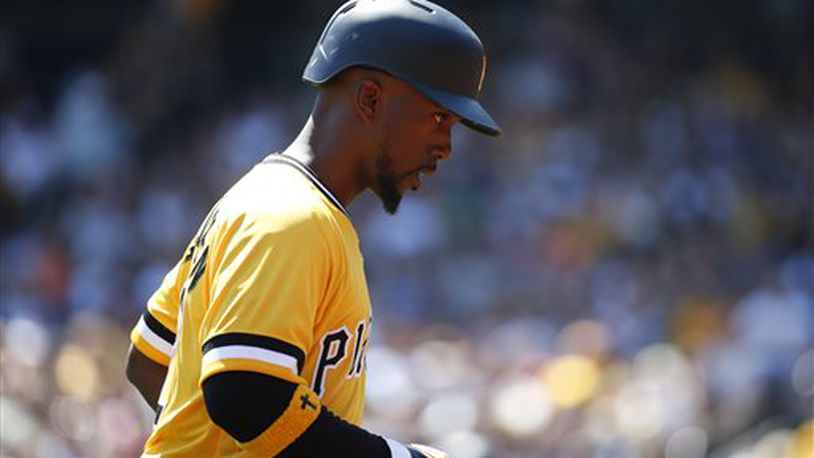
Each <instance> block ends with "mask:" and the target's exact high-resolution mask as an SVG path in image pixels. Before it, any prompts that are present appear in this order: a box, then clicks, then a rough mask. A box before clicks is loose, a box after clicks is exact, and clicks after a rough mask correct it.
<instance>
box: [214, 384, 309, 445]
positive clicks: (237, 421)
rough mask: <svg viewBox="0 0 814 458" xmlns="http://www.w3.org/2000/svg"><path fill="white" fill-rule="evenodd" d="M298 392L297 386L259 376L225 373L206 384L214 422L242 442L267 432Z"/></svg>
mask: <svg viewBox="0 0 814 458" xmlns="http://www.w3.org/2000/svg"><path fill="white" fill-rule="evenodd" d="M296 389H297V385H296V384H295V383H291V382H288V381H285V380H282V379H279V378H276V377H272V376H269V375H264V374H260V373H256V372H239V371H230V372H222V373H220V374H215V375H213V376H211V377H209V378H208V379H206V380H204V382H203V395H204V401H205V403H206V410H207V412H208V413H209V417H210V418H211V419H212V422H214V423H215V424H216V425H218V426H219V427H221V428H222V429H223V430H224V431H226V432H227V433H229V435H230V436H232V437H234V438H235V439H237V440H238V441H240V442H248V441H250V440H252V439H254V438H256V437H257V436H259V435H260V434H261V433H262V432H263V431H265V430H266V429H268V427H269V426H271V424H272V423H274V421H275V420H277V419H278V418H279V417H280V416H281V415H282V414H283V412H284V411H285V409H286V408H287V407H288V404H289V403H290V402H291V397H292V396H293V395H294V391H295V390H296Z"/></svg>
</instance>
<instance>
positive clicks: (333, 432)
mask: <svg viewBox="0 0 814 458" xmlns="http://www.w3.org/2000/svg"><path fill="white" fill-rule="evenodd" d="M202 388H203V393H204V400H205V403H206V408H207V411H208V412H209V416H210V418H212V421H213V422H214V423H215V424H216V425H218V426H219V427H221V428H222V429H223V430H224V431H226V432H227V433H228V434H229V435H230V436H232V437H233V438H234V439H235V440H236V441H238V443H240V444H241V446H243V447H244V448H246V449H248V450H251V451H252V452H254V453H255V454H256V455H257V456H277V457H283V458H295V457H308V456H354V457H359V458H390V457H393V458H436V457H437V458H442V457H445V456H446V455H445V454H442V453H441V452H438V451H437V450H434V449H431V448H429V447H423V448H422V447H421V446H415V447H414V446H405V445H402V444H400V443H398V442H396V441H394V440H391V439H386V438H384V437H381V436H377V435H375V434H372V433H370V432H368V431H366V430H365V429H363V428H360V427H358V426H355V425H352V424H350V423H348V422H346V421H344V420H342V419H341V418H339V417H337V416H336V415H334V414H333V413H331V412H330V411H329V410H328V409H326V408H325V407H323V406H321V405H320V402H319V397H318V396H317V395H316V393H314V392H313V391H311V390H310V389H308V388H307V387H306V386H305V385H300V384H297V383H293V382H290V381H287V380H283V379H280V378H277V377H273V376H270V375H266V374H260V373H256V372H242V371H229V372H221V373H219V374H216V375H213V376H211V377H209V378H207V379H206V380H205V381H204V382H203V386H202Z"/></svg>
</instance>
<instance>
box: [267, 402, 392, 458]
mask: <svg viewBox="0 0 814 458" xmlns="http://www.w3.org/2000/svg"><path fill="white" fill-rule="evenodd" d="M328 456H352V457H358V458H390V448H389V447H388V446H387V443H386V442H385V441H384V439H382V438H381V437H379V436H377V435H375V434H371V433H369V432H367V431H366V430H364V429H362V428H360V427H358V426H354V425H352V424H350V423H348V422H346V421H345V420H342V419H341V418H339V417H337V416H336V415H334V414H333V413H331V412H330V411H329V410H328V409H326V408H324V407H323V408H322V412H320V413H319V416H318V417H317V419H316V421H314V422H313V423H311V426H310V427H309V428H308V429H307V430H305V432H304V433H303V434H302V436H300V437H299V438H298V439H297V440H295V441H294V442H293V443H292V444H291V445H289V446H288V448H286V449H285V450H284V451H283V453H281V454H279V455H278V457H279V458H303V457H328Z"/></svg>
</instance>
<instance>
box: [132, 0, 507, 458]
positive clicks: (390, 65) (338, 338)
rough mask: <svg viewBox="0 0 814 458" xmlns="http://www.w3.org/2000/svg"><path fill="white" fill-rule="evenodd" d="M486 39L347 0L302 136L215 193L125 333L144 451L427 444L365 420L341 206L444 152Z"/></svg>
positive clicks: (391, 194)
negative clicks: (147, 409) (385, 432)
mask: <svg viewBox="0 0 814 458" xmlns="http://www.w3.org/2000/svg"><path fill="white" fill-rule="evenodd" d="M485 71H486V58H485V55H484V51H483V46H482V45H481V42H480V40H479V39H478V37H477V36H476V35H475V33H474V32H473V31H472V30H471V29H470V28H469V27H468V26H467V25H466V24H464V22H462V21H461V20H460V19H459V18H457V17H456V16H455V15H453V14H452V13H450V12H449V11H447V10H445V9H444V8H442V7H440V6H438V5H436V4H434V3H431V2H429V1H426V0H378V1H374V0H358V1H357V0H354V1H350V2H348V3H346V4H344V5H343V6H341V7H340V8H339V9H338V10H337V11H336V12H335V13H334V15H333V16H332V17H331V18H330V20H329V21H328V23H327V25H326V26H325V30H324V31H323V33H322V35H321V37H320V38H319V40H318V42H317V44H316V47H315V49H314V52H313V55H312V56H311V59H310V61H309V62H308V64H307V66H306V68H305V72H304V75H303V79H304V80H305V81H306V82H308V83H310V84H311V85H313V86H314V87H316V88H317V89H318V93H317V94H318V95H317V98H316V102H315V104H314V107H313V110H312V112H311V115H310V116H309V118H308V120H307V121H306V123H305V125H304V127H303V129H302V131H301V132H300V134H299V135H298V136H297V138H296V139H295V140H294V141H293V142H292V143H291V144H290V145H289V146H288V147H287V148H286V149H285V150H284V151H282V152H280V153H275V154H271V155H269V156H268V157H267V158H265V159H264V160H263V161H262V162H261V163H259V164H257V165H256V166H255V167H254V168H253V169H252V170H251V171H249V172H248V173H247V174H246V175H245V176H243V177H242V178H241V179H240V180H239V181H238V182H237V183H236V184H235V185H234V186H233V187H232V188H231V189H230V190H229V191H228V192H227V193H226V194H225V195H224V196H223V197H222V198H221V199H220V200H219V201H218V202H217V203H216V204H215V205H214V206H213V208H212V210H211V211H210V212H209V214H208V215H207V217H206V218H205V220H204V221H203V223H202V224H201V226H200V228H199V229H198V232H197V234H196V235H195V237H194V238H193V239H192V241H191V242H190V243H189V246H188V247H187V248H186V250H185V251H184V253H183V255H182V256H181V259H180V260H179V261H178V263H177V264H176V265H175V267H174V268H173V269H172V270H171V271H170V272H169V273H168V274H167V276H166V277H165V278H164V281H163V283H162V284H161V286H160V287H159V288H158V290H157V291H156V292H155V293H154V294H153V296H152V297H151V298H150V300H149V301H148V303H147V309H146V311H145V312H144V314H143V316H142V317H141V319H140V320H139V322H138V324H137V325H136V327H135V328H134V329H133V331H132V333H131V340H132V345H131V349H130V354H129V357H128V366H127V375H128V378H129V380H130V381H131V382H132V383H133V384H134V385H135V386H136V387H137V388H138V389H139V391H140V392H141V393H142V395H143V396H144V398H145V399H146V400H147V402H148V403H149V404H150V405H151V406H153V407H154V408H155V410H156V412H157V415H156V420H155V425H154V428H153V431H152V434H151V435H150V437H149V439H148V440H147V443H146V445H145V449H144V455H143V456H144V457H159V456H160V457H202V456H217V457H225V456H229V457H248V456H258V457H272V456H281V457H328V456H341V457H398V458H406V457H436V456H446V455H445V454H443V453H442V452H440V451H438V450H435V449H432V448H430V447H426V446H421V445H415V444H413V445H403V444H401V443H399V442H397V441H395V440H392V439H389V438H385V437H381V436H378V435H375V434H373V433H370V432H368V431H366V430H364V429H363V428H361V427H360V426H359V424H360V423H361V421H362V411H363V404H364V392H365V355H366V353H367V348H368V342H369V340H370V332H371V325H372V320H371V306H370V299H369V297H368V290H367V284H366V280H365V274H364V269H363V262H362V254H361V252H360V250H359V240H358V238H357V235H356V231H355V230H354V227H353V223H352V222H351V220H350V218H349V217H348V214H347V211H346V210H345V208H346V207H347V206H348V205H350V203H351V202H352V201H353V200H354V198H356V196H358V195H359V194H360V193H362V192H363V191H365V190H367V189H370V190H372V191H373V192H374V193H376V194H377V195H378V196H379V198H380V199H381V201H382V202H383V204H384V207H385V209H386V211H388V212H390V213H393V212H395V211H396V209H397V207H398V205H399V201H400V199H401V197H402V196H403V195H404V193H405V192H406V191H408V190H410V189H412V190H417V189H418V188H420V187H421V184H422V183H421V181H422V176H425V175H431V174H432V173H433V172H434V171H435V169H436V166H437V164H438V162H439V161H441V160H443V159H448V158H449V156H450V154H451V140H450V131H451V129H452V127H453V125H455V124H456V123H457V122H461V123H463V124H465V125H466V126H468V127H470V128H473V129H475V130H477V131H479V132H482V133H485V134H488V135H498V134H499V133H500V129H499V128H498V126H497V124H496V123H495V122H494V121H493V120H492V118H491V117H490V116H489V115H488V114H487V113H486V111H485V110H484V109H483V108H482V107H481V105H480V103H479V102H478V101H477V99H476V96H477V95H478V94H479V92H480V90H481V85H482V84H483V78H484V74H485Z"/></svg>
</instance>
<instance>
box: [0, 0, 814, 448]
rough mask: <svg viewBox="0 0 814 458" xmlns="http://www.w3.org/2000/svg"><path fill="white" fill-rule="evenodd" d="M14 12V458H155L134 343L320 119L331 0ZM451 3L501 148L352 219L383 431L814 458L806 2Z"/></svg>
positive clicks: (6, 347)
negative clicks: (230, 212)
mask: <svg viewBox="0 0 814 458" xmlns="http://www.w3.org/2000/svg"><path fill="white" fill-rule="evenodd" d="M39 3H40V2H27V3H23V2H18V3H17V4H12V5H7V6H5V7H4V10H7V11H6V13H8V14H4V15H3V16H4V17H3V19H2V22H1V23H0V48H2V49H0V81H2V99H1V100H0V102H1V103H2V105H0V172H1V174H0V212H1V213H0V214H1V215H2V217H1V218H0V234H1V235H2V252H1V254H2V290H1V291H0V305H1V306H2V307H1V308H0V455H2V456H4V457H5V456H8V457H56V458H63V457H64V458H68V457H85V456H87V457H131V456H137V455H138V453H139V452H140V450H141V446H142V444H143V441H144V439H145V437H146V435H147V434H148V432H149V428H150V424H151V421H152V414H151V412H149V411H148V409H147V407H146V404H145V403H144V402H143V401H142V400H141V399H140V398H139V397H138V395H137V394H136V393H135V391H134V390H133V389H132V388H131V387H130V386H129V385H128V384H127V382H126V381H125V379H124V374H123V369H124V367H123V366H124V360H125V356H126V352H127V346H128V332H129V330H130V328H131V327H132V326H133V325H134V324H135V322H136V320H137V319H138V316H139V314H140V313H141V312H142V310H143V307H144V304H145V301H146V299H147V298H148V297H149V295H150V294H151V293H152V292H153V290H154V289H155V288H156V287H157V286H158V285H159V283H160V281H161V279H162V277H163V275H164V274H165V273H166V272H167V271H168V270H169V268H170V267H171V266H172V265H173V264H174V263H175V262H176V260H177V258H178V257H179V256H180V254H181V251H182V250H183V247H184V246H185V245H186V243H187V241H188V239H189V238H190V237H191V236H192V234H193V232H194V231H195V229H196V227H197V225H198V224H199V223H200V221H201V219H202V218H203V217H204V216H205V213H206V212H207V210H208V208H209V206H210V205H212V203H213V202H214V201H215V200H216V199H217V197H218V196H219V195H220V194H222V193H223V192H224V191H225V190H226V189H228V187H229V186H230V185H231V184H232V183H233V182H234V181H235V180H236V179H237V178H239V177H240V176H241V175H242V174H243V173H245V172H246V171H247V170H248V169H249V168H250V167H252V165H253V164H254V163H256V162H257V161H259V160H260V159H261V158H262V157H264V156H265V155H266V154H268V153H269V152H272V151H275V150H278V149H279V148H282V147H284V146H285V145H286V144H287V143H288V142H289V141H290V140H291V139H292V138H293V136H294V135H295V134H296V132H297V129H298V127H299V125H300V124H301V123H302V122H303V121H304V119H305V116H306V115H307V113H308V111H309V110H310V104H311V101H312V100H313V92H312V91H311V90H310V89H309V88H307V87H305V86H304V85H302V84H301V83H299V74H300V73H299V72H300V71H301V68H302V67H303V65H304V64H305V60H306V59H307V56H308V55H309V54H310V50H311V47H312V46H313V42H314V41H315V40H316V38H317V36H318V33H319V30H321V28H322V26H323V24H324V22H325V21H326V20H327V18H328V16H329V15H330V13H331V12H332V11H333V7H334V6H335V5H334V4H338V3H337V2H333V3H331V4H330V5H328V4H327V3H325V4H318V2H301V3H298V4H294V2H291V4H288V3H287V2H260V1H254V2H250V1H246V2H231V3H229V2H218V1H196V0H186V1H184V0H177V1H175V2H158V3H148V2H136V1H129V2H128V1H124V2H120V3H119V4H115V3H114V2H103V1H101V0H95V1H89V2H64V3H59V4H56V5H54V4H49V5H48V6H47V8H48V9H49V13H43V12H42V11H40V9H41V8H42V7H44V5H41V4H39ZM656 3H658V5H652V4H651V2H646V1H643V0H639V1H630V2H592V1H588V0H567V1H566V0H559V1H550V2H523V1H505V2H499V3H496V2H489V1H486V0H483V1H469V2H464V1H457V2H446V3H445V5H447V6H448V7H450V9H452V10H453V11H455V12H457V13H458V14H460V15H461V16H462V17H464V18H465V19H466V20H467V21H468V22H469V23H470V24H472V25H473V27H474V28H475V29H476V30H478V31H480V32H481V37H482V38H483V41H484V42H485V44H486V49H487V52H488V54H489V57H490V62H489V63H490V65H489V71H488V73H487V79H486V85H485V93H484V98H485V102H484V103H485V105H486V106H488V107H490V109H491V111H493V112H494V113H495V117H496V119H497V120H498V122H499V123H500V124H501V125H502V126H503V127H504V129H505V133H504V136H503V137H500V138H497V139H488V138H481V137H479V136H476V135H475V134H471V133H469V132H467V131H465V130H464V129H462V128H461V129H459V130H458V131H456V132H455V137H454V143H453V148H454V151H455V153H454V154H453V158H452V160H450V161H448V162H447V163H443V164H441V165H440V170H439V173H438V174H436V175H435V176H434V177H433V178H432V179H431V180H430V182H429V183H428V186H426V190H425V191H422V192H421V193H419V194H417V195H414V196H409V197H407V198H406V199H405V200H404V201H403V203H402V206H401V208H400V210H399V212H398V214H397V215H395V216H389V215H386V214H385V213H384V212H383V211H382V210H381V209H380V204H379V203H378V201H377V200H376V199H375V198H373V197H371V196H369V195H367V196H364V197H362V198H360V199H359V200H358V201H357V202H356V203H354V205H353V206H352V207H351V208H350V211H351V214H352V217H353V220H354V224H355V226H356V228H357V230H358V231H359V233H360V238H361V240H362V246H363V253H364V255H365V261H366V269H367V274H368V280H369V285H370V290H371V298H372V302H373V307H374V315H375V323H376V328H375V329H374V345H373V346H372V348H371V350H370V352H369V355H368V404H367V405H368V409H367V413H366V425H367V426H369V427H370V428H371V429H372V430H374V431H376V432H378V433H381V434H385V435H388V436H390V437H395V438H398V439H400V440H403V441H409V440H417V441H421V442H425V443H430V444H434V445H437V446H439V447H441V448H443V449H445V450H447V451H449V452H450V453H451V456H453V457H456V458H491V457H495V458H525V457H528V458H532V457H533V458H536V457H634V458H635V457H642V458H646V457H662V456H664V457H669V458H695V457H704V456H710V457H713V458H724V457H738V458H773V457H778V458H798V457H799V458H802V457H811V456H814V412H813V411H812V408H813V407H814V329H813V327H814V291H813V289H812V288H814V287H813V286H812V283H813V282H814V247H813V246H812V200H813V197H814V184H812V177H813V176H814V165H813V163H814V114H813V113H812V106H813V105H812V103H814V57H813V56H814V49H812V48H814V46H812V43H814V27H811V24H812V23H814V7H812V5H811V4H810V3H809V2H806V1H804V0H782V1H775V0H750V1H745V2H702V1H689V2H688V1H680V0H672V1H665V2H656Z"/></svg>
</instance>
